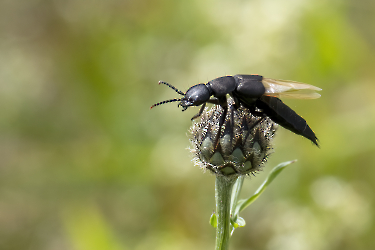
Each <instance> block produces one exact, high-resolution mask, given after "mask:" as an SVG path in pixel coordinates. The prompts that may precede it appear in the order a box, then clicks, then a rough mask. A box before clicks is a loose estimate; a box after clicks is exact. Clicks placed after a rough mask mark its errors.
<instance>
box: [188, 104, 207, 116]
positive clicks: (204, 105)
mask: <svg viewBox="0 0 375 250" xmlns="http://www.w3.org/2000/svg"><path fill="white" fill-rule="evenodd" d="M205 107H206V103H203V104H202V107H201V108H200V109H199V112H198V114H195V115H194V116H193V117H192V118H191V120H194V119H195V118H198V117H199V116H201V114H202V113H203V110H204V108H205Z"/></svg>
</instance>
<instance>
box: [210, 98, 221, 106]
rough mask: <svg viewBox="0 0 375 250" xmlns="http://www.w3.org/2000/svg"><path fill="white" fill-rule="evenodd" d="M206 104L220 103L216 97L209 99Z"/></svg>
mask: <svg viewBox="0 0 375 250" xmlns="http://www.w3.org/2000/svg"><path fill="white" fill-rule="evenodd" d="M207 102H208V103H211V104H216V105H220V101H219V99H218V98H216V97H211V98H210V99H209V100H208V101H207Z"/></svg>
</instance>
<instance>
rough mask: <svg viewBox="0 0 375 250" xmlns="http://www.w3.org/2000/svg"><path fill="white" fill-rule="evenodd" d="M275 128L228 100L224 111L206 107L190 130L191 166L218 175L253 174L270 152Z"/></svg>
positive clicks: (263, 119)
mask: <svg viewBox="0 0 375 250" xmlns="http://www.w3.org/2000/svg"><path fill="white" fill-rule="evenodd" d="M277 127H278V125H277V124H276V123H274V122H273V121H272V120H271V119H270V118H268V117H267V116H254V115H252V114H251V113H250V110H249V109H248V108H245V107H243V106H242V105H240V107H238V108H237V107H235V104H234V100H233V99H232V98H231V97H228V98H227V107H226V111H225V110H224V108H223V107H221V106H220V105H214V106H213V107H211V109H209V108H206V109H205V110H204V112H203V113H202V115H201V120H200V121H199V122H197V123H194V124H193V126H192V127H191V129H190V132H191V135H192V136H191V143H192V145H193V149H192V150H191V151H192V153H193V154H194V161H195V164H196V165H198V166H200V167H201V168H204V169H208V170H210V171H211V172H213V173H215V174H218V175H225V176H232V175H248V174H251V173H252V174H253V173H254V172H257V171H258V170H260V169H261V167H262V165H263V163H264V162H265V161H266V160H267V157H268V155H269V154H270V153H271V151H272V146H271V141H272V138H273V135H274V134H275V131H276V129H277Z"/></svg>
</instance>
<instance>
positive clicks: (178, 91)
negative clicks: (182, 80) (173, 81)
mask: <svg viewBox="0 0 375 250" xmlns="http://www.w3.org/2000/svg"><path fill="white" fill-rule="evenodd" d="M159 84H164V85H167V86H168V87H170V88H171V89H173V90H174V91H176V92H177V93H179V94H180V95H185V93H184V92H182V91H181V90H178V89H177V88H176V87H175V86H172V85H170V84H169V83H167V82H163V81H159Z"/></svg>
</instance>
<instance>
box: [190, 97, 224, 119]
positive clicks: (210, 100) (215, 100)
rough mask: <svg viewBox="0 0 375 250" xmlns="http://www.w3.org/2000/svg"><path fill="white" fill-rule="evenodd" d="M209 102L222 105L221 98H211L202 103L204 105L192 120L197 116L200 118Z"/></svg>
mask: <svg viewBox="0 0 375 250" xmlns="http://www.w3.org/2000/svg"><path fill="white" fill-rule="evenodd" d="M207 103H211V104H216V105H220V101H219V99H217V98H215V97H212V98H210V99H209V100H208V101H207V102H205V103H203V104H202V107H201V108H200V110H199V112H198V114H196V115H194V116H193V117H192V118H191V120H194V119H195V118H198V117H199V116H201V114H202V113H203V111H204V108H205V107H206V104H207Z"/></svg>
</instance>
